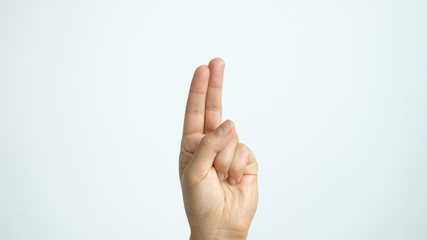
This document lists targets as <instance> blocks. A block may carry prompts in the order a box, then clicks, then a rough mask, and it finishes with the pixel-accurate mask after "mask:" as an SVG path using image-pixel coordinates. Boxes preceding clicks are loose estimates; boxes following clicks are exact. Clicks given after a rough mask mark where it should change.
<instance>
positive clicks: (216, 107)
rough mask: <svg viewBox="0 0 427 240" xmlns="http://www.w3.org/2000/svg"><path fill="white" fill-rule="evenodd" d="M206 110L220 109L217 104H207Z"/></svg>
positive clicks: (218, 110)
mask: <svg viewBox="0 0 427 240" xmlns="http://www.w3.org/2000/svg"><path fill="white" fill-rule="evenodd" d="M206 110H207V111H210V112H220V111H221V107H219V106H218V105H213V104H212V105H207V106H206Z"/></svg>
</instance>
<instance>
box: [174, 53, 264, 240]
mask: <svg viewBox="0 0 427 240" xmlns="http://www.w3.org/2000/svg"><path fill="white" fill-rule="evenodd" d="M223 76H224V61H223V60H222V59H221V58H214V59H212V60H211V61H210V62H209V65H208V66H207V65H201V66H199V67H198V68H197V69H196V71H195V72H194V76H193V80H192V82H191V86H190V91H189V94H188V100H187V106H186V111H185V119H184V130H183V135H182V140H181V152H180V155H179V176H180V180H181V187H182V194H183V198H184V206H185V211H186V213H187V218H188V222H189V224H190V228H191V237H190V239H246V237H247V235H248V231H249V226H250V224H251V221H252V219H253V217H254V214H255V211H256V208H257V204H258V183H257V177H258V164H257V162H256V159H255V157H254V155H253V153H252V151H251V150H250V149H249V148H248V147H247V146H246V145H244V144H242V143H240V142H239V137H238V135H237V132H236V127H235V125H234V123H233V122H232V121H230V120H227V121H225V122H223V123H222V124H221V117H222V82H223Z"/></svg>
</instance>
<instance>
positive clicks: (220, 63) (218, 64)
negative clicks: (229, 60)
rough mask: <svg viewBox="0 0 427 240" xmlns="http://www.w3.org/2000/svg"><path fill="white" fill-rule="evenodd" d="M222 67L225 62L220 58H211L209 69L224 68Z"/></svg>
mask: <svg viewBox="0 0 427 240" xmlns="http://www.w3.org/2000/svg"><path fill="white" fill-rule="evenodd" d="M224 66H225V61H224V60H223V59H222V58H220V57H216V58H213V59H212V60H210V61H209V67H224Z"/></svg>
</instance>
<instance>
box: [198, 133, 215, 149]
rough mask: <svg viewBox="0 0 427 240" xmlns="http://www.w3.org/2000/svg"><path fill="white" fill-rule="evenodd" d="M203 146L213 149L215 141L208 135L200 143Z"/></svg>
mask: <svg viewBox="0 0 427 240" xmlns="http://www.w3.org/2000/svg"><path fill="white" fill-rule="evenodd" d="M200 144H201V146H203V147H205V148H212V147H213V145H214V144H213V141H212V139H211V138H210V137H208V135H206V136H204V137H203V138H202V140H201V141H200Z"/></svg>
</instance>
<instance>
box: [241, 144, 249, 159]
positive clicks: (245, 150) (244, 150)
mask: <svg viewBox="0 0 427 240" xmlns="http://www.w3.org/2000/svg"><path fill="white" fill-rule="evenodd" d="M239 148H240V151H241V152H242V153H243V154H244V155H246V156H248V155H249V153H250V152H251V150H250V149H249V147H248V146H247V145H246V144H244V143H239Z"/></svg>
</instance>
